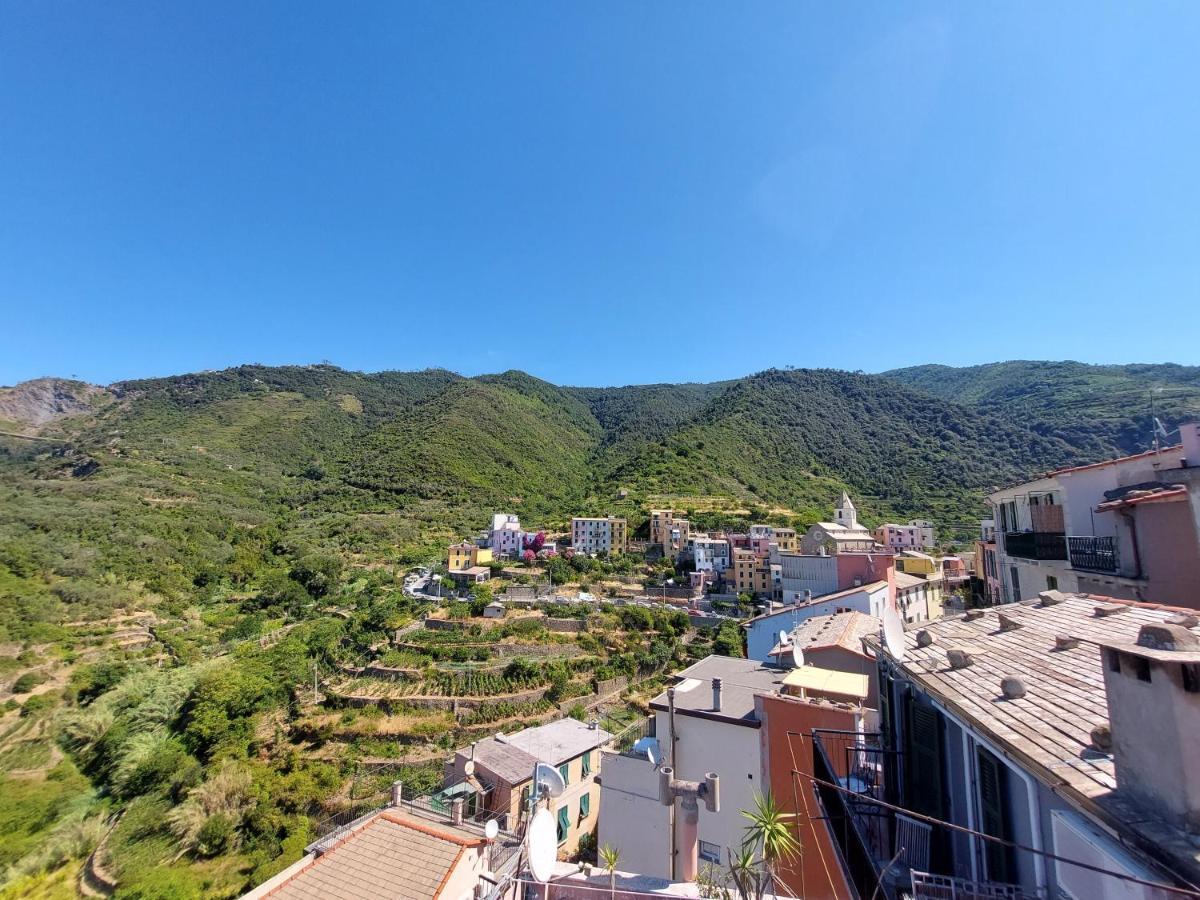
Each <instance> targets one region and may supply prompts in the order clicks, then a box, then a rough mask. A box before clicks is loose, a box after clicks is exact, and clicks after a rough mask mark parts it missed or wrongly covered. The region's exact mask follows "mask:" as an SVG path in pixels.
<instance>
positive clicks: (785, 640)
mask: <svg viewBox="0 0 1200 900" xmlns="http://www.w3.org/2000/svg"><path fill="white" fill-rule="evenodd" d="M791 640H792V638H791V636H790V635H789V634H788V633H787V632H786V631H784V630H783V629H782V628H780V629H779V646H780V647H786V646H787V645H788V644H789V643H790V642H791Z"/></svg>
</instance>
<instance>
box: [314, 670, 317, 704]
mask: <svg viewBox="0 0 1200 900" xmlns="http://www.w3.org/2000/svg"><path fill="white" fill-rule="evenodd" d="M316 702H317V664H316V663H313V703H316Z"/></svg>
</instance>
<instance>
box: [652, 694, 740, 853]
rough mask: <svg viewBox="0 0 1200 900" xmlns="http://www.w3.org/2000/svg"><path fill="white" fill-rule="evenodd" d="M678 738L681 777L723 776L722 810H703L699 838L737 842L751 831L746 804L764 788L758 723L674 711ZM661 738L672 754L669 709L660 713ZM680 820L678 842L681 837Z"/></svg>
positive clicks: (726, 844) (729, 844)
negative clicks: (752, 725) (724, 719)
mask: <svg viewBox="0 0 1200 900" xmlns="http://www.w3.org/2000/svg"><path fill="white" fill-rule="evenodd" d="M675 724H676V727H677V728H678V729H679V732H678V737H679V740H678V741H677V742H676V743H675V744H674V748H675V754H674V758H675V772H676V777H677V778H682V779H686V780H688V781H702V780H703V779H704V775H705V773H707V772H716V773H717V774H718V775H719V776H720V777H721V811H720V812H717V813H710V812H708V811H707V810H705V809H701V810H700V828H699V834H700V840H702V841H707V842H709V843H711V844H716V845H717V846H718V847H721V848H722V850H721V853H722V856H724V848H725V847H733V848H737V847H738V846H740V845H741V842H742V838H743V837H744V835H745V832H746V819H745V817H743V816H742V810H749V809H753V808H754V795H755V793H757V792H760V791H762V790H763V788H764V784H763V775H762V767H761V760H760V753H759V746H758V729H757V728H751V727H747V726H745V725H735V724H733V723H732V722H727V721H723V720H714V719H701V718H699V717H697V716H688V715H682V714H680V713H676V714H675ZM656 726H657V731H656V732H655V733H656V734H657V735H658V736H659V741H660V742H661V743H662V744H663V750H664V753H665V754H666V755H667V757H668V758H670V757H671V755H672V754H671V750H670V749H669V748H670V747H671V746H672V742H671V738H670V735H671V728H670V725H669V724H668V714H667V713H666V712H658V713H657V721H656ZM678 830H679V823H678V822H677V823H676V831H677V834H676V846H678V842H679V834H678Z"/></svg>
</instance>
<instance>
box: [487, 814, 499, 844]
mask: <svg viewBox="0 0 1200 900" xmlns="http://www.w3.org/2000/svg"><path fill="white" fill-rule="evenodd" d="M499 833H500V826H499V825H498V824H496V820H495V819H488V820H487V824H486V825H484V826H483V836H484V837H486V838H487V839H488V840H489V841H494V840H495V839H496V835H498V834H499Z"/></svg>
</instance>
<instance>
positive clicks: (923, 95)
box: [0, 0, 1200, 384]
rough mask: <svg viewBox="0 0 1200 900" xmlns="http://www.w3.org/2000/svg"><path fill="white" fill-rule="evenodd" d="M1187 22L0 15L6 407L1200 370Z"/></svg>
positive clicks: (910, 9)
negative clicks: (537, 384) (273, 378)
mask: <svg viewBox="0 0 1200 900" xmlns="http://www.w3.org/2000/svg"><path fill="white" fill-rule="evenodd" d="M1198 47H1200V4H1196V3H1194V2H1181V3H1176V4H1167V3H1146V4H1143V3H1128V2H1119V3H1116V2H1114V3H1095V2H1081V3H1076V4H1071V3H1065V2H1064V3H1057V2H1056V3H1043V2H1040V0H1039V2H1028V3H1016V2H1013V3H975V2H966V3H964V2H959V0H954V2H947V3H944V4H934V3H920V2H903V3H897V2H891V0H888V2H878V3H854V4H844V3H828V2H808V3H802V2H795V0H787V2H782V3H778V4H772V3H767V2H754V3H737V2H729V3H706V2H694V0H689V2H685V3H670V2H649V3H648V2H644V0H637V2H630V3H622V2H615V0H614V2H605V3H584V2H551V0H546V2H542V3H536V4H526V3H520V2H508V0H506V2H503V3H490V2H489V3H462V2H446V0H437V2H432V3H428V4H420V3H417V2H410V0H403V2H392V0H389V2H381V3H367V2H354V3H327V4H322V5H318V4H312V3H302V2H297V0H280V2H253V3H246V2H243V0H238V2H230V3H224V2H215V0H204V2H195V3H187V2H183V0H171V2H166V3H164V2H157V0H156V2H152V3H151V2H147V3H140V2H133V0H121V2H116V3H97V2H93V0H87V2H57V0H37V2H18V0H13V2H6V3H0V383H8V384H11V383H13V382H15V381H18V380H21V379H25V378H29V377H34V376H38V375H43V374H55V375H77V376H78V377H81V378H85V379H88V380H92V381H97V382H109V381H113V380H117V379H121V378H130V377H138V376H147V375H161V374H170V373H176V372H185V371H194V370H198V369H211V368H220V367H224V366H229V365H234V364H237V363H242V362H261V363H307V362H318V361H321V360H330V361H332V362H334V363H337V364H338V365H342V366H345V367H347V368H355V369H365V370H378V369H385V368H399V369H411V368H423V367H426V366H445V367H448V368H452V369H455V370H457V371H460V372H464V373H468V374H473V373H478V372H484V371H498V370H503V369H508V368H520V369H525V370H527V371H529V372H532V373H534V374H536V375H539V376H542V377H544V378H548V379H550V380H553V381H556V382H558V383H567V384H614V383H617V384H619V383H631V382H647V381H677V380H710V379H716V378H722V377H728V376H732V375H740V374H745V373H747V372H751V371H756V370H759V369H763V368H767V367H769V366H783V365H795V366H837V367H841V368H849V369H864V370H867V371H878V370H882V369H886V368H890V367H893V366H901V365H910V364H917V363H923V362H944V363H948V364H967V363H975V362H985V361H992V360H997V359H1012V358H1042V359H1064V358H1070V359H1080V360H1084V361H1089V362H1127V361H1141V362H1158V361H1174V362H1180V363H1190V364H1197V363H1200V52H1198V51H1197V48H1198Z"/></svg>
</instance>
